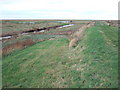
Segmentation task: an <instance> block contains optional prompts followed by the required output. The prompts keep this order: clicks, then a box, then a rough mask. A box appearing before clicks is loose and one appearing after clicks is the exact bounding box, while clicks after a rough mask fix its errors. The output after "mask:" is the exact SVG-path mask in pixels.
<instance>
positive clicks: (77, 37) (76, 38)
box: [69, 22, 95, 47]
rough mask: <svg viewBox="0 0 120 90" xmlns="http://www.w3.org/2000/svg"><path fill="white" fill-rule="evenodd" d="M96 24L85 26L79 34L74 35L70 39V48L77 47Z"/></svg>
mask: <svg viewBox="0 0 120 90" xmlns="http://www.w3.org/2000/svg"><path fill="white" fill-rule="evenodd" d="M94 24H95V22H91V23H88V24H87V25H83V26H82V27H81V28H80V29H79V30H78V31H77V32H75V33H73V34H72V35H71V37H70V43H69V47H75V46H76V45H77V42H78V41H79V40H81V38H82V36H83V35H84V31H85V30H86V29H87V28H89V27H91V26H94Z"/></svg>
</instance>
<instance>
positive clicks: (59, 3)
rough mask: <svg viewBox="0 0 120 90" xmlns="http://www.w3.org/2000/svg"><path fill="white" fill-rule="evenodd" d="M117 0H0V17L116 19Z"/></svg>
mask: <svg viewBox="0 0 120 90" xmlns="http://www.w3.org/2000/svg"><path fill="white" fill-rule="evenodd" d="M118 1H119V0H0V11H1V14H0V19H94V20H105V19H108V20H109V19H110V20H115V19H118Z"/></svg>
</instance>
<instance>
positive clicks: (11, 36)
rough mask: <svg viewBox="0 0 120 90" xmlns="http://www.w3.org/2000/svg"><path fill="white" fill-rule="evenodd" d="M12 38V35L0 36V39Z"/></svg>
mask: <svg viewBox="0 0 120 90" xmlns="http://www.w3.org/2000/svg"><path fill="white" fill-rule="evenodd" d="M10 38H12V36H4V37H0V40H3V39H10Z"/></svg>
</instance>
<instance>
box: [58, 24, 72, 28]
mask: <svg viewBox="0 0 120 90" xmlns="http://www.w3.org/2000/svg"><path fill="white" fill-rule="evenodd" d="M73 25H74V24H69V25H64V26H60V27H59V28H64V27H69V26H73Z"/></svg>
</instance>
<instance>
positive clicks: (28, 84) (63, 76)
mask: <svg viewBox="0 0 120 90" xmlns="http://www.w3.org/2000/svg"><path fill="white" fill-rule="evenodd" d="M117 32H118V30H117V28H114V27H109V26H107V25H101V23H99V22H97V23H96V25H95V26H93V27H91V28H89V29H87V30H86V31H85V35H84V37H82V40H81V41H79V42H78V45H77V46H76V47H75V48H68V45H69V41H68V39H67V38H65V37H63V38H56V39H54V40H47V41H44V42H39V43H37V44H35V45H33V46H31V47H27V48H25V49H23V50H20V51H17V52H13V53H11V54H10V55H8V56H6V57H4V58H3V68H2V70H3V87H12V88H15V87H17V88H51V87H52V88H58V87H60V88H117V87H118V53H117V47H118V46H117V45H118V44H117ZM108 33H109V34H108ZM111 36H113V37H111Z"/></svg>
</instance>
